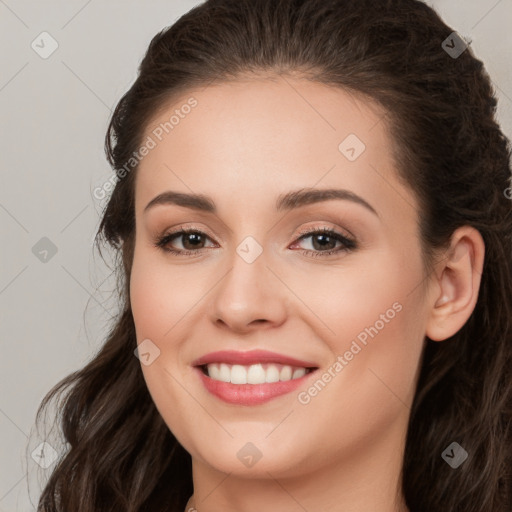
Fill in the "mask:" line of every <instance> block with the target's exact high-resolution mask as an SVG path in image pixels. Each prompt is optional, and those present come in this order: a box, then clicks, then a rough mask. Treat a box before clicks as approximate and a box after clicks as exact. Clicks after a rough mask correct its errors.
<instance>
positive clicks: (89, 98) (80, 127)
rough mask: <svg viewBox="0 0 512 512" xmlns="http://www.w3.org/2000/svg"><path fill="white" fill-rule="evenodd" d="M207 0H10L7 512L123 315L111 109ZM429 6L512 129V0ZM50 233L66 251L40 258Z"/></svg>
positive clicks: (2, 77)
mask: <svg viewBox="0 0 512 512" xmlns="http://www.w3.org/2000/svg"><path fill="white" fill-rule="evenodd" d="M198 3H200V2H198V1H197V0H188V1H187V0H165V1H164V0H151V1H149V2H143V1H142V0H129V1H127V0H125V1H121V0H115V1H114V0H103V1H101V0H89V1H87V0H72V1H70V0H67V1H64V0H60V1H59V0H47V1H41V2H37V1H35V0H32V1H22V0H0V42H1V48H2V53H1V62H0V69H1V70H2V71H1V73H0V108H1V112H2V116H1V120H2V121H1V127H2V131H1V138H0V144H1V153H0V155H1V162H2V168H1V174H0V176H1V183H0V229H1V243H2V249H1V252H0V257H1V259H0V340H1V341H0V342H1V359H0V379H1V390H2V393H1V396H0V434H1V435H0V445H1V460H2V464H1V469H0V512H11V511H12V512H14V511H16V512H17V511H30V510H34V508H35V507H34V505H35V504H36V502H37V498H38V496H39V493H40V488H39V487H38V485H41V482H44V480H45V478H46V477H47V475H48V474H49V472H50V471H51V469H52V468H53V465H51V466H49V468H48V469H44V468H42V467H40V466H39V465H37V464H36V462H35V460H36V459H37V456H35V459H32V458H31V452H32V451H33V450H34V449H35V448H36V447H37V446H39V445H40V443H41V442H42V441H43V440H44V439H48V440H50V437H48V438H46V437H45V436H46V434H45V433H43V432H37V431H35V429H34V419H35V412H36V409H37V406H38V405H39V403H40V401H41V399H42V398H43V396H44V395H45V394H46V392H47V391H48V390H49V389H50V388H51V387H52V386H53V385H55V384H56V383H57V382H58V381H59V380H60V379H61V378H63V377H64V376H66V375H68V374H69V373H70V372H72V371H74V370H77V369H79V368H81V367H82V366H83V365H84V364H85V362H86V361H87V360H88V359H89V358H90V357H91V356H92V354H93V353H94V352H95V350H97V349H98V347H99V346H100V344H101V343H102V341H103V340H104V337H105V335H106V332H107V328H108V321H109V319H110V317H111V316H112V315H113V314H114V313H115V312H116V302H115V294H112V291H113V289H114V285H115V281H114V280H113V279H112V275H111V270H110V269H109V268H108V267H107V266H106V265H105V264H104V263H103V261H102V260H101V258H100V257H99V256H98V255H95V253H93V247H92V239H93V236H94V233H95V231H96V228H97V227H98V223H99V212H100V206H101V205H100V204H99V202H98V201H97V200H96V199H94V197H93V194H92V190H93V189H94V188H95V187H97V186H101V185H102V184H103V183H104V181H105V180H106V179H107V178H108V177H109V176H110V175H111V170H110V167H109V166H108V164H107V162H106V160H105V157H104V153H103V142H104V136H105V131H106V128H107V123H108V119H109V115H110V111H111V109H113V108H114V106H115V104H116V102H117V101H118V100H119V99H120V97H121V95H122V94H123V93H124V92H125V91H126V90H127V89H128V88H129V86H130V85H131V83H132V82H133V80H134V79H135V77H136V71H137V66H138V64H139V62H140V59H141V58H142V56H143V54H144V52H145V50H146V48H147V45H148V44H149V42H150V40H151V38H152V37H153V36H154V35H155V34H156V33H157V32H158V31H159V30H161V29H162V28H164V27H165V26H167V25H170V24H172V23H173V22H174V21H175V20H176V19H177V18H178V17H179V16H181V15H182V14H184V13H185V12H186V11H188V10H189V9H190V8H192V7H193V6H195V5H197V4H198ZM427 3H428V4H429V5H431V6H433V7H434V8H435V9H436V10H437V11H438V12H439V13H440V15H441V17H442V18H443V19H444V20H445V21H446V22H447V23H448V25H450V26H452V27H453V28H454V29H455V30H456V31H457V32H458V33H459V34H461V35H462V36H463V37H464V38H465V39H466V40H467V41H470V42H471V46H472V48H473V50H474V51H475V53H476V55H477V56H478V57H479V58H480V59H482V60H483V61H484V63H485V65H486V68H487V70H488V72H489V74H490V76H491V78H492V80H493V83H494V86H495V88H496V90H497V93H498V97H499V117H498V119H499V121H500V122H501V124H502V128H503V131H504V132H505V134H506V135H507V136H508V137H511V136H512V66H511V64H510V60H511V49H512V35H511V34H512V32H511V31H510V22H511V21H512V0H500V1H495V0H492V1H489V0H471V1H468V0H438V1H434V2H427ZM43 31H46V32H48V33H49V34H50V35H51V36H52V37H53V38H54V39H55V40H56V41H57V43H58V48H57V50H56V51H55V52H54V53H53V54H52V55H50V56H49V57H48V58H46V59H43V58H42V57H41V56H40V55H39V54H38V53H36V51H35V50H34V49H33V48H32V47H31V44H32V42H33V41H34V40H35V43H34V44H39V47H40V48H41V49H40V50H39V51H44V50H45V49H46V50H48V48H50V46H49V45H50V41H49V39H45V40H44V42H43V43H41V38H40V37H39V35H40V34H41V33H42V32H43ZM43 45H44V48H42V47H43ZM44 237H46V238H47V239H49V240H51V243H52V244H53V246H54V247H55V248H56V250H57V252H56V253H55V254H52V252H51V250H50V252H48V253H47V254H45V253H44V252H41V251H44V250H45V249H48V247H47V246H45V245H44V244H45V243H47V242H45V241H42V242H41V241H40V240H41V239H42V238H44ZM36 244H38V245H36ZM41 244H42V245H41ZM34 246H35V247H36V248H35V249H34ZM34 253H36V254H34ZM45 258H46V261H44V259H45ZM50 426H51V423H49V427H50ZM55 448H57V449H58V448H59V447H58V446H56V445H55ZM45 450H46V451H45V452H44V455H45V457H46V460H48V459H49V457H50V456H51V453H50V452H48V451H47V449H45ZM37 453H40V452H39V451H38V452H37ZM36 455H37V454H36ZM39 460H40V459H39ZM29 484H30V485H29ZM30 498H31V499H32V503H31V502H30Z"/></svg>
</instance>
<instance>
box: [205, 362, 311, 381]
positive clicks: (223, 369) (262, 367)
mask: <svg viewBox="0 0 512 512" xmlns="http://www.w3.org/2000/svg"><path fill="white" fill-rule="evenodd" d="M199 368H200V369H201V371H202V372H203V374H204V375H206V376H207V377H209V378H210V379H212V380H215V381H218V382H226V383H231V384H272V383H275V382H287V381H290V380H295V379H300V378H302V377H304V376H305V375H307V374H308V373H311V372H313V371H315V370H316V369H317V368H316V367H310V368H305V367H300V366H291V365H285V364H278V363H257V364H251V365H240V364H226V363H210V364H204V365H200V366H199Z"/></svg>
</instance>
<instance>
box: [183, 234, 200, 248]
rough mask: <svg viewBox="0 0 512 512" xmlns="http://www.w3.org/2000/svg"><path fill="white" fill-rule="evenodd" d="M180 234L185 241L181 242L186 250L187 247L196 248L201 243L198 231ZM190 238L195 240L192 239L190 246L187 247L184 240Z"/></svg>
mask: <svg viewBox="0 0 512 512" xmlns="http://www.w3.org/2000/svg"><path fill="white" fill-rule="evenodd" d="M181 236H182V239H183V240H184V241H185V242H184V243H183V247H185V249H187V250H188V249H197V247H198V244H200V243H201V235H200V234H199V233H186V234H184V235H181ZM190 239H192V240H195V242H194V241H193V242H192V247H187V243H186V242H189V241H190Z"/></svg>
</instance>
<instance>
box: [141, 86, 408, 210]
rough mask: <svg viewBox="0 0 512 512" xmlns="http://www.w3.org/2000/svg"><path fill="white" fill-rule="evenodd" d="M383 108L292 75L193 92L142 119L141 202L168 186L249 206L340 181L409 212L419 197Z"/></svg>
mask: <svg viewBox="0 0 512 512" xmlns="http://www.w3.org/2000/svg"><path fill="white" fill-rule="evenodd" d="M384 116H385V111H384V109H383V108H381V107H380V106H379V105H377V104H376V103H375V102H373V101H371V100H369V99H366V98H365V97H363V96H361V95H357V94H354V93H350V92H348V91H345V90H341V89H339V88H335V87H331V86H327V85H324V84H319V83H317V82H312V81H308V80H304V79H296V78H292V77H284V76H282V77H278V78H273V79H271V80H270V79H245V80H236V81H232V82H227V83H220V84H216V85H213V86H209V87H206V88H199V89H194V90H190V91H188V92H186V93H185V94H182V95H181V96H180V97H179V98H174V99H173V100H172V101H170V102H169V103H168V104H167V105H164V106H163V108H162V109H161V110H160V111H159V112H158V114H157V115H156V116H154V118H153V119H152V121H151V122H150V123H149V124H148V126H147V127H146V130H145V137H144V140H149V139H151V140H152V145H153V146H154V147H153V148H152V149H151V150H150V151H149V153H148V154H147V155H146V156H144V157H143V159H142V160H141V162H140V164H139V168H138V172H137V185H136V208H137V210H138V211H139V212H140V211H141V210H142V208H143V207H144V206H145V204H146V203H147V202H148V201H149V200H151V199H152V198H153V197H154V196H155V195H157V194H159V193H161V192H163V191H165V190H166V189H171V190H177V191H181V192H185V193H188V192H195V193H204V194H206V195H209V196H212V197H214V198H216V199H215V200H216V203H217V202H218V204H219V205H220V207H221V208H222V205H223V204H225V205H231V206H235V205H238V206H240V208H242V209H246V210H247V214H251V206H252V204H253V203H254V202H255V201H257V202H258V204H263V203H265V206H266V207H269V206H270V204H271V202H270V201H274V202H273V203H272V204H274V203H275V198H276V197H277V196H278V195H280V194H281V193H283V192H287V191H289V190H291V189H297V188H301V187H308V188H309V187H318V188H331V187H333V188H334V187H336V188H339V187H343V188H348V189H350V190H352V191H354V192H355V193H357V194H359V195H362V196H364V197H365V198H367V199H368V201H369V202H371V203H374V206H376V209H378V208H379V207H380V208H384V206H386V205H385V203H386V202H388V203H389V204H388V205H387V206H388V207H389V208H391V209H393V208H394V209H395V210H397V208H402V211H401V212H399V211H395V214H399V215H403V208H404V207H405V206H406V204H405V203H408V204H409V206H410V205H412V204H414V198H413V196H412V193H411V192H410V191H409V190H405V189H404V188H403V187H402V185H401V184H400V183H399V182H398V180H397V179H396V176H395V172H396V171H395V163H394V161H393V157H392V143H393V141H392V140H391V139H390V137H389V134H388V130H387V124H386V119H385V117H384ZM386 183H387V185H386ZM400 198H402V199H400ZM404 200H405V203H404ZM267 201H268V203H267Z"/></svg>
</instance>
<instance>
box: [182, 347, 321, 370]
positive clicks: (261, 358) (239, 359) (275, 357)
mask: <svg viewBox="0 0 512 512" xmlns="http://www.w3.org/2000/svg"><path fill="white" fill-rule="evenodd" d="M211 363H226V364H240V365H251V364H257V363H277V364H283V365H289V366H298V367H303V368H318V365H317V364H315V363H314V362H311V361H302V360H300V359H296V358H294V357H289V356H285V355H282V354H278V353H276V352H269V351H267V350H250V351H248V352H240V351H237V350H220V351H217V352H210V353H209V354H206V355H204V356H202V357H200V358H199V359H196V360H195V361H193V362H192V366H204V365H206V364H211Z"/></svg>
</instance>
